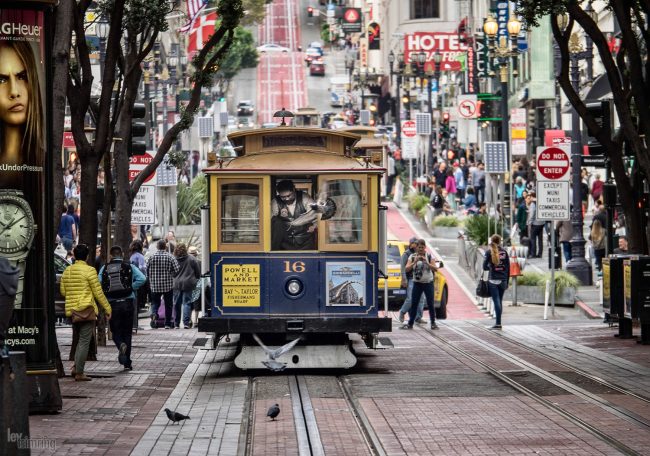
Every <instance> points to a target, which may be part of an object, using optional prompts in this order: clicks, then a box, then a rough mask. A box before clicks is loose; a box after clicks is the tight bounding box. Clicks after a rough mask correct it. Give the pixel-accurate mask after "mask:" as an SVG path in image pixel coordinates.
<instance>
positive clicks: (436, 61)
mask: <svg viewBox="0 0 650 456" xmlns="http://www.w3.org/2000/svg"><path fill="white" fill-rule="evenodd" d="M440 63H442V54H441V53H440V51H436V52H435V53H434V54H433V76H435V78H436V89H437V90H436V97H437V96H438V92H439V91H440ZM432 92H433V90H432V87H431V78H429V113H430V114H432V115H433V103H432V100H431V97H432V96H433V93H432ZM436 101H437V100H436ZM436 152H437V153H438V155H439V156H440V116H439V115H438V117H437V118H436ZM431 155H433V151H432V152H431ZM431 161H432V162H433V157H431Z"/></svg>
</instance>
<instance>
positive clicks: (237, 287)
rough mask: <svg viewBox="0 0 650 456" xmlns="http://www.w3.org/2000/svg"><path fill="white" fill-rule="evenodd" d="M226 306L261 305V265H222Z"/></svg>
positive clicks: (224, 302)
mask: <svg viewBox="0 0 650 456" xmlns="http://www.w3.org/2000/svg"><path fill="white" fill-rule="evenodd" d="M222 268H223V270H222V285H223V286H222V299H223V306H224V307H260V265H259V264H224V265H223V266H222Z"/></svg>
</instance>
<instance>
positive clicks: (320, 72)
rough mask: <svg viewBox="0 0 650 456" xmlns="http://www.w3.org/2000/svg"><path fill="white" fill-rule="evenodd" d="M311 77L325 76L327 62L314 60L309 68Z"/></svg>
mask: <svg viewBox="0 0 650 456" xmlns="http://www.w3.org/2000/svg"><path fill="white" fill-rule="evenodd" d="M309 75H310V76H325V62H323V59H318V60H314V61H313V62H312V63H311V65H310V66H309Z"/></svg>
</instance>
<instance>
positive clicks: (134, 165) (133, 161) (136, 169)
mask: <svg viewBox="0 0 650 456" xmlns="http://www.w3.org/2000/svg"><path fill="white" fill-rule="evenodd" d="M152 160H153V155H152V154H151V152H147V153H145V154H144V155H134V156H133V157H130V158H129V182H132V181H133V180H134V179H135V178H136V177H137V176H138V174H140V172H141V171H142V170H143V169H144V168H145V167H146V166H147V165H148V164H149V163H151V161H152ZM156 174H157V171H154V172H153V173H152V174H151V175H150V176H149V177H147V179H146V180H145V181H144V182H143V183H142V184H143V185H144V184H147V183H148V182H151V181H152V180H154V179H155V177H156ZM154 182H155V181H154Z"/></svg>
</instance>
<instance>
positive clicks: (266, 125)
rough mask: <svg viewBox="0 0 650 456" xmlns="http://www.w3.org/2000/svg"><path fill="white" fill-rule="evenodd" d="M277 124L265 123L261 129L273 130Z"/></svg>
mask: <svg viewBox="0 0 650 456" xmlns="http://www.w3.org/2000/svg"><path fill="white" fill-rule="evenodd" d="M278 125H279V124H278V123H277V122H265V123H263V124H262V128H275V127H277V126H278Z"/></svg>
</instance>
